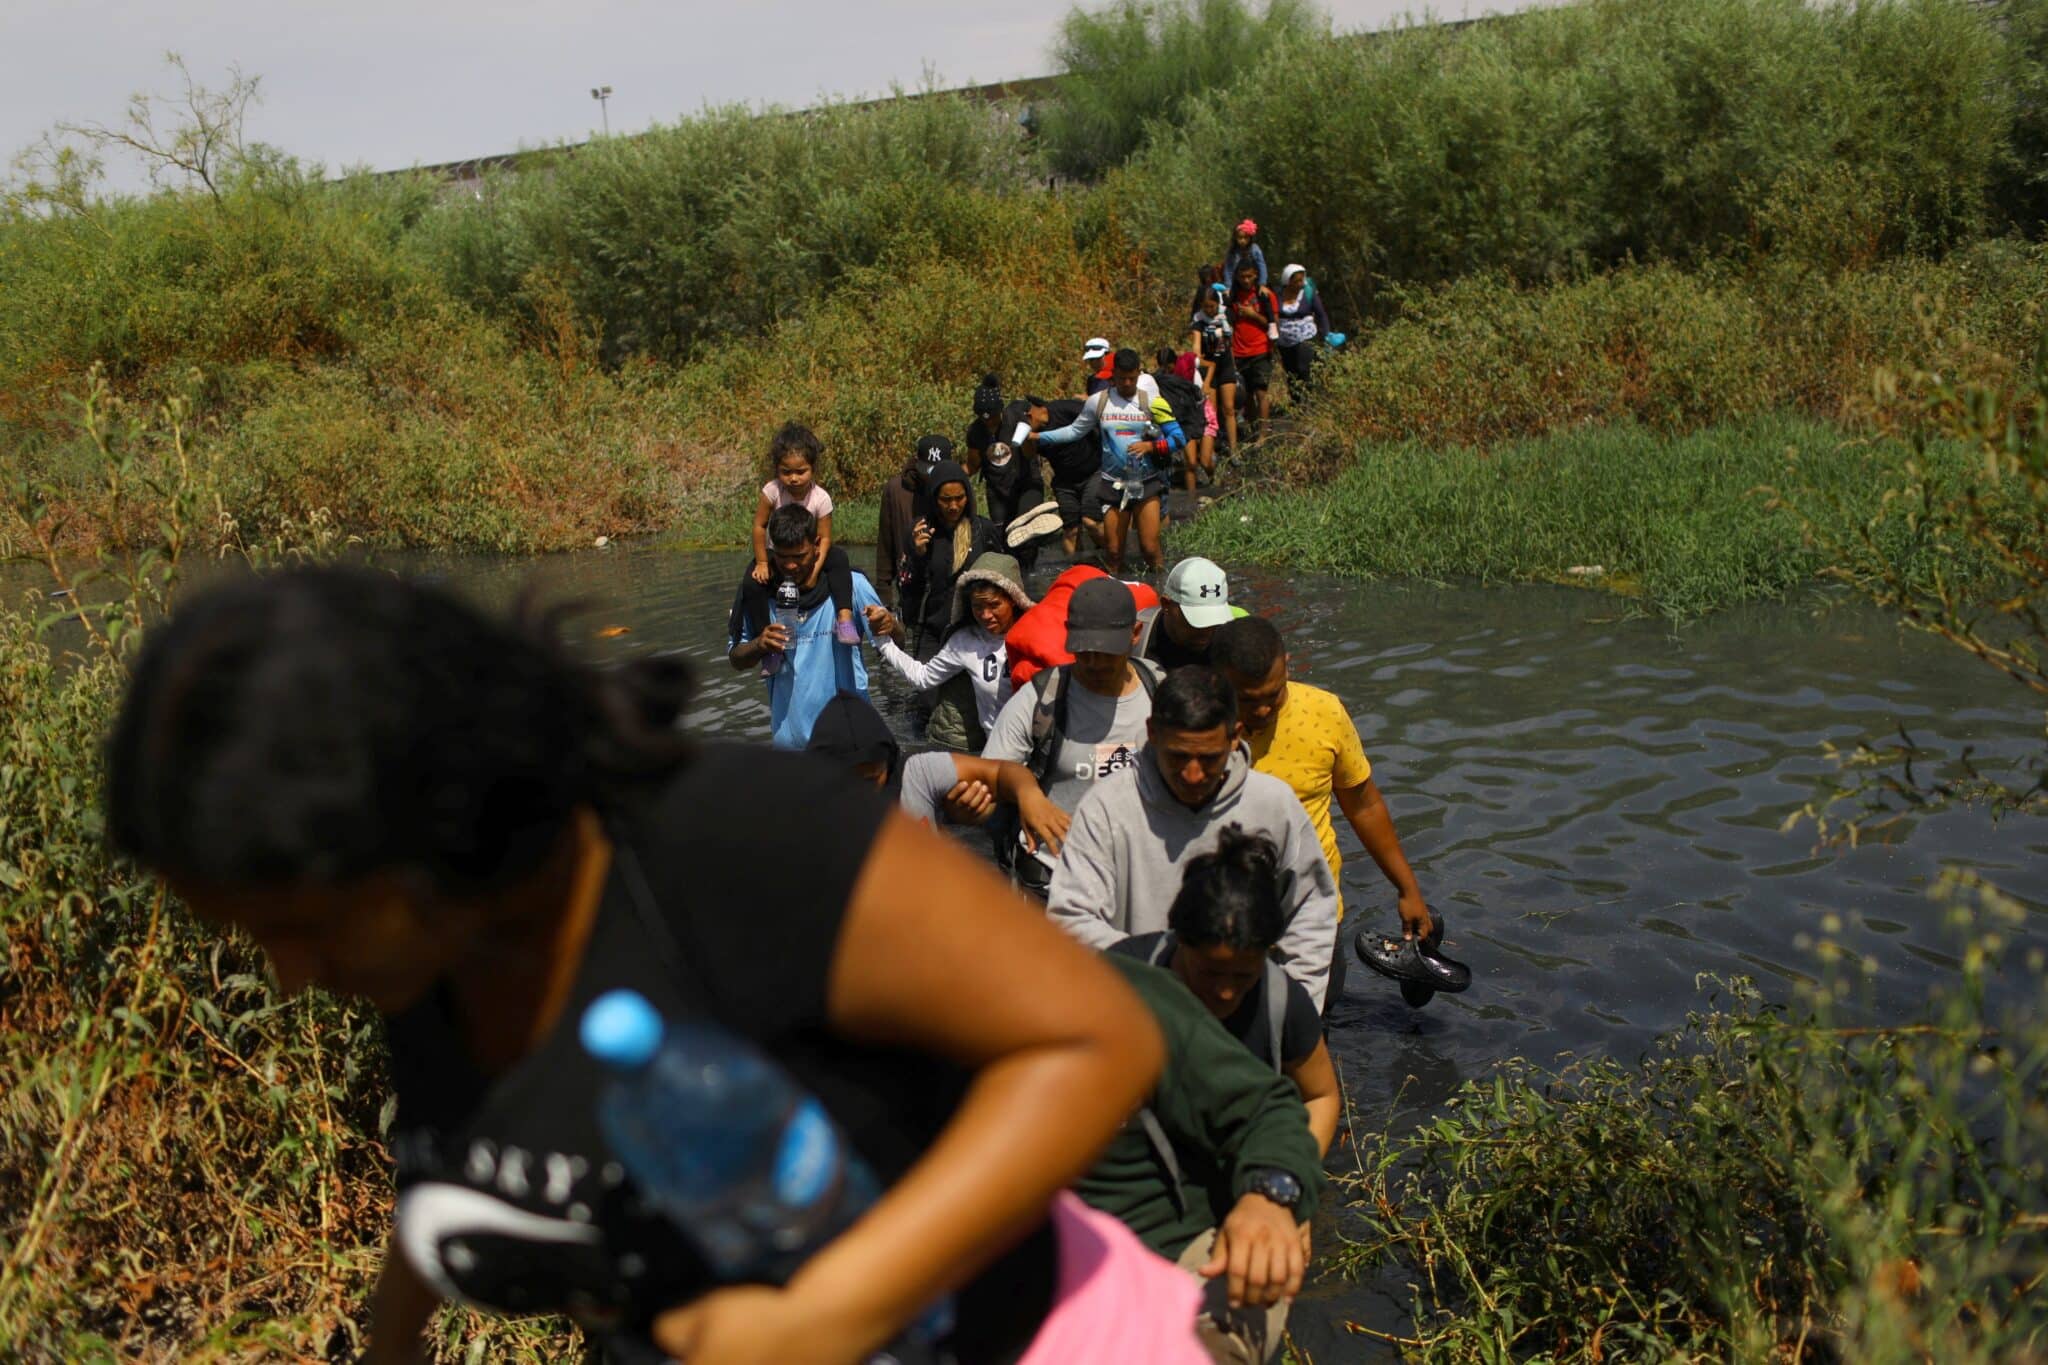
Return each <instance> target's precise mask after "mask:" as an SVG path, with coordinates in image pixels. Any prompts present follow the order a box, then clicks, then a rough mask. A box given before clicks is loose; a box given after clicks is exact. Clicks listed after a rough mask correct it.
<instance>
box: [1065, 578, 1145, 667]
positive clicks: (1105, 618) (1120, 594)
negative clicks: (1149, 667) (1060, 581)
mask: <svg viewBox="0 0 2048 1365" xmlns="http://www.w3.org/2000/svg"><path fill="white" fill-rule="evenodd" d="M1137 625H1138V603H1137V599H1135V598H1133V597H1132V596H1131V590H1130V589H1129V588H1127V587H1125V586H1124V585H1123V584H1122V583H1120V582H1118V581H1117V580H1116V579H1114V578H1091V579H1089V580H1088V581H1087V582H1086V583H1083V584H1082V585H1081V586H1080V587H1078V588H1076V589H1074V595H1073V597H1072V599H1070V600H1069V601H1068V603H1067V653H1069V654H1129V653H1130V652H1131V645H1132V640H1131V634H1132V632H1133V631H1134V630H1135V629H1136V628H1137Z"/></svg>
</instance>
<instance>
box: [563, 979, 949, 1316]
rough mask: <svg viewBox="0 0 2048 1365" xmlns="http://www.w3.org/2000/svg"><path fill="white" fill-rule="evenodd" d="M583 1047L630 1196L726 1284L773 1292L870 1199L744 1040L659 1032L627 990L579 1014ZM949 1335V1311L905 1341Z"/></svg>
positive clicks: (688, 1027)
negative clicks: (762, 1286) (634, 1189)
mask: <svg viewBox="0 0 2048 1365" xmlns="http://www.w3.org/2000/svg"><path fill="white" fill-rule="evenodd" d="M581 1033H582V1040H583V1048H584V1050H585V1051H586V1052H588V1053H589V1054H590V1055H591V1056H592V1057H595V1058H596V1059H597V1060H598V1061H599V1062H601V1063H603V1064H604V1066H605V1067H606V1068H607V1069H609V1070H610V1071H611V1072H612V1076H613V1078H612V1080H611V1082H610V1083H609V1084H607V1085H606V1086H605V1088H604V1093H603V1094H602V1095H601V1096H600V1098H599V1100H598V1124H599V1126H600V1127H601V1128H602V1129H603V1131H604V1136H605V1140H606V1141H607V1142H608V1143H610V1144H611V1149H612V1152H613V1154H614V1155H616V1156H617V1157H618V1159H619V1162H620V1164H621V1165H623V1166H624V1167H625V1168H626V1171H627V1172H628V1174H630V1175H631V1176H632V1177H633V1181H634V1183H635V1184H636V1185H638V1186H639V1188H640V1192H641V1194H642V1195H643V1196H644V1197H645V1198H646V1199H647V1201H648V1202H649V1203H650V1204H652V1205H653V1206H654V1207H655V1208H656V1209H658V1210H660V1211H661V1212H662V1213H663V1214H664V1215H665V1216H666V1217H667V1218H668V1219H669V1221H670V1222H672V1223H674V1224H675V1226H676V1227H677V1228H678V1229H679V1230H680V1231H681V1232H682V1233H683V1234H684V1236H686V1237H688V1238H689V1239H690V1241H691V1242H692V1243H693V1244H695V1246H696V1247H697V1249H698V1250H699V1252H701V1253H702V1255H703V1256H704V1259H705V1260H706V1262H708V1263H709V1264H710V1266H711V1268H712V1270H713V1272H714V1273H716V1274H717V1275H718V1277H719V1278H720V1279H721V1280H725V1281H727V1282H742V1281H744V1282H752V1283H766V1284H782V1283H784V1282H786V1281H787V1280H788V1279H789V1278H790V1277H791V1276H792V1275H794V1274H795V1273H796V1270H797V1267H799V1266H801V1265H802V1264H803V1263H804V1262H805V1261H806V1260H808V1259H809V1258H810V1256H811V1255H812V1254H813V1253H814V1252H816V1251H817V1250H818V1248H820V1247H822V1246H823V1245H825V1243H827V1242H829V1241H831V1240H832V1239H833V1238H834V1237H836V1236H838V1235H839V1234H840V1233H841V1232H843V1231H845V1230H846V1228H847V1227H848V1225H850V1224H851V1223H852V1222H853V1221H854V1220H855V1219H856V1218H859V1217H860V1215H861V1214H862V1213H864V1212H865V1211H866V1210H867V1208H868V1206H869V1205H871V1204H873V1203H874V1202H875V1200H876V1199H877V1198H878V1197H879V1196H880V1191H881V1187H880V1185H879V1184H878V1183H877V1181H876V1180H875V1177H874V1174H873V1172H871V1171H869V1170H868V1168H867V1166H866V1164H865V1163H863V1162H862V1161H861V1159H860V1158H859V1157H858V1156H857V1155H855V1153H854V1151H853V1149H852V1148H851V1147H850V1146H849V1145H848V1144H847V1142H846V1139H845V1137H844V1135H842V1134H841V1133H840V1131H839V1128H838V1125H836V1124H835V1123H833V1122H832V1119H831V1116H830V1115H828V1114H827V1113H826V1112H825V1110H824V1108H823V1106H821V1105H820V1104H819V1103H818V1102H817V1100H815V1099H813V1098H812V1097H811V1096H810V1095H808V1094H806V1093H804V1091H803V1090H802V1088H801V1087H799V1086H798V1085H797V1084H796V1082H795V1081H794V1080H792V1079H791V1078H790V1076H789V1074H788V1073H787V1072H785V1071H784V1070H783V1069H782V1068H781V1067H779V1066H777V1065H776V1064H775V1063H774V1062H773V1061H772V1060H770V1059H769V1058H768V1057H767V1056H765V1055H764V1054H762V1053H761V1052H760V1051H759V1050H758V1049H756V1048H754V1047H753V1046H751V1045H750V1044H748V1043H746V1042H745V1041H743V1040H741V1039H739V1038H736V1037H734V1036H733V1035H732V1034H730V1033H727V1032H726V1031H725V1030H723V1029H720V1028H717V1027H714V1026H712V1025H710V1024H707V1023H703V1022H699V1021H695V1020H682V1021H677V1022H674V1023H665V1022H664V1021H663V1020H662V1017H661V1015H660V1014H659V1013H658V1012H657V1011H656V1010H655V1008H654V1006H653V1005H651V1004H649V1003H648V1001H647V998H646V997H645V996H643V995H641V994H640V993H639V992H637V991H630V990H615V991H607V992H606V993H605V994H603V995H601V996H599V997H598V998H597V999H596V1000H593V1001H592V1002H591V1003H590V1006H589V1008H587V1009H586V1010H584V1012H583V1020H582V1028H581ZM951 1329H952V1310H951V1306H950V1303H947V1302H942V1303H940V1304H939V1305H938V1306H937V1307H935V1308H933V1309H932V1310H931V1311H929V1312H927V1313H926V1314H925V1316H924V1317H923V1318H922V1319H921V1320H920V1321H919V1322H918V1324H917V1325H916V1327H915V1328H914V1329H913V1331H912V1337H913V1339H917V1340H922V1341H925V1342H929V1341H934V1340H937V1339H938V1338H939V1337H941V1336H943V1335H944V1334H945V1333H946V1332H948V1331H950V1330H951Z"/></svg>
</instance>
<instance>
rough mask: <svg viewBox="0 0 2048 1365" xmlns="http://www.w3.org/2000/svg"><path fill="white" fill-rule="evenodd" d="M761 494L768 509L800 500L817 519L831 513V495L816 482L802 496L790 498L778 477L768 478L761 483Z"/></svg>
mask: <svg viewBox="0 0 2048 1365" xmlns="http://www.w3.org/2000/svg"><path fill="white" fill-rule="evenodd" d="M761 496H762V497H764V498H766V499H768V506H769V508H770V510H773V509H775V508H778V507H787V506H789V505H790V504H791V503H793V502H798V501H801V502H802V503H803V505H804V506H805V507H806V508H808V509H809V510H810V514H811V515H812V516H814V517H816V518H817V519H818V520H819V521H823V520H824V519H825V518H826V517H829V516H831V515H832V495H831V494H830V493H827V492H826V491H825V490H824V489H822V488H820V487H819V486H818V485H817V484H812V485H811V486H810V488H809V490H808V491H806V492H805V493H804V495H803V497H802V498H801V499H797V498H792V497H791V496H789V494H788V493H787V492H785V491H784V490H783V487H782V481H781V480H780V479H770V480H768V482H766V483H764V484H762V485H761Z"/></svg>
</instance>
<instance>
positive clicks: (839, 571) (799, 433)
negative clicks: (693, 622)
mask: <svg viewBox="0 0 2048 1365" xmlns="http://www.w3.org/2000/svg"><path fill="white" fill-rule="evenodd" d="M824 450H825V448H824V446H823V444H822V443H820V442H819V440H818V438H817V436H815V435H814V434H812V432H811V429H810V428H809V427H807V426H805V425H804V424H803V423H801V422H787V423H784V424H783V427H782V430H780V431H778V432H776V433H775V439H774V440H773V441H771V442H769V444H768V472H769V475H770V477H769V479H768V482H767V483H765V484H762V485H761V497H760V499H759V501H757V502H756V503H755V505H754V569H753V573H752V575H751V577H752V578H753V580H754V582H755V583H757V584H759V585H761V587H762V588H764V589H765V588H766V587H767V586H768V580H769V578H770V577H771V576H772V575H773V572H774V571H773V570H772V569H770V568H769V566H768V518H769V517H770V516H772V515H773V514H774V512H775V509H776V508H778V507H787V506H789V505H790V504H791V503H798V504H801V505H802V506H804V507H805V508H808V509H809V511H810V513H811V515H812V516H814V517H816V518H817V519H818V558H817V562H816V563H814V564H813V565H812V566H811V575H810V577H809V578H808V579H807V580H806V581H805V582H804V583H803V585H802V586H803V588H804V590H805V591H807V592H808V591H809V590H810V589H812V588H815V587H816V586H817V585H818V575H819V574H821V573H822V574H823V575H824V576H825V583H826V586H827V587H828V588H829V589H830V590H831V593H832V610H833V614H834V616H835V618H836V624H835V625H834V626H833V628H832V629H833V638H835V639H836V640H838V641H839V643H840V644H843V645H857V644H859V643H860V627H859V626H857V625H855V624H854V620H853V565H852V564H851V563H850V562H849V561H848V560H847V558H846V551H844V550H842V549H840V548H838V547H837V546H836V545H834V544H833V543H832V495H831V494H830V493H827V492H826V491H825V490H824V488H823V487H822V486H821V485H820V484H819V483H818V457H819V456H820V455H822V454H823V453H824ZM749 596H750V600H749V603H748V606H749V610H750V612H751V611H752V609H753V607H754V603H753V602H752V600H751V597H752V594H750V595H749ZM759 609H760V614H761V618H762V621H763V622H765V621H766V619H767V611H768V599H767V595H766V593H765V592H764V593H762V594H760V604H759ZM759 625H760V623H759V622H757V623H756V628H757V629H758V628H759Z"/></svg>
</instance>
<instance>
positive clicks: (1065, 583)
mask: <svg viewBox="0 0 2048 1365" xmlns="http://www.w3.org/2000/svg"><path fill="white" fill-rule="evenodd" d="M1107 577H1109V575H1108V574H1106V573H1104V572H1103V571H1102V570H1100V569H1098V568H1096V567H1095V566H1094V565H1092V564H1076V565H1075V566H1074V567H1073V568H1071V569H1069V570H1067V571H1066V572H1065V573H1063V574H1061V575H1060V576H1059V577H1058V578H1055V579H1054V580H1053V581H1052V586H1051V587H1049V588H1047V589H1046V590H1045V596H1043V597H1041V598H1039V599H1038V605H1037V606H1035V607H1033V608H1032V609H1031V610H1030V611H1027V612H1025V613H1024V614H1023V615H1022V616H1020V617H1018V618H1017V620H1016V621H1015V622H1014V623H1013V624H1012V625H1011V626H1010V633H1009V634H1008V635H1005V636H1004V637H1003V652H1004V653H1005V654H1006V655H1007V656H1008V658H1009V661H1010V686H1011V688H1013V689H1014V690H1016V691H1019V692H1021V691H1023V690H1024V688H1025V687H1027V686H1028V685H1029V684H1030V682H1031V679H1032V678H1033V676H1035V675H1036V674H1037V673H1038V671H1039V670H1040V669H1042V668H1058V667H1059V666H1060V665H1061V664H1070V663H1072V662H1074V656H1073V655H1071V654H1069V653H1068V652H1067V604H1068V603H1069V602H1070V601H1071V600H1072V599H1073V596H1074V589H1076V588H1078V587H1080V586H1081V585H1082V584H1083V583H1086V582H1087V581H1088V580H1089V579H1091V578H1107ZM1124 586H1125V587H1127V588H1129V589H1130V590H1131V597H1132V599H1133V600H1134V601H1135V602H1136V603H1137V604H1138V610H1139V611H1144V610H1145V609H1146V608H1147V607H1156V606H1158V605H1159V594H1158V593H1156V592H1154V591H1152V589H1151V588H1149V587H1147V586H1145V585H1144V584H1143V583H1126V584H1124Z"/></svg>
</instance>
